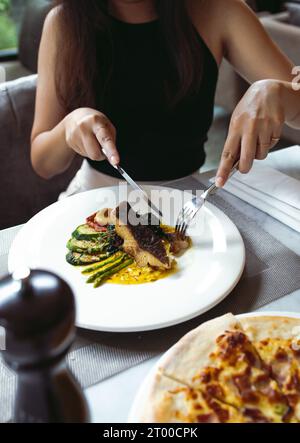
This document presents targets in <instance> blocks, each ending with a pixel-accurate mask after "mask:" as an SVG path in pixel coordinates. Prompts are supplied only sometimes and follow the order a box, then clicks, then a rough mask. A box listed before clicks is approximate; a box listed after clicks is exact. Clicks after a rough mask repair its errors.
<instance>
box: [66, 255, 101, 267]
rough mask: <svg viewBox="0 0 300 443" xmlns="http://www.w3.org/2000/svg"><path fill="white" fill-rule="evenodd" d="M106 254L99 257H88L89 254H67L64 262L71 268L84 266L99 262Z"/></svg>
mask: <svg viewBox="0 0 300 443" xmlns="http://www.w3.org/2000/svg"><path fill="white" fill-rule="evenodd" d="M104 257H106V254H103V255H102V256H101V255H90V254H81V253H80V252H68V254H67V255H66V260H67V262H68V263H69V264H70V265H73V266H84V265H89V264H92V263H97V262H99V261H101V260H102V259H103V258H104Z"/></svg>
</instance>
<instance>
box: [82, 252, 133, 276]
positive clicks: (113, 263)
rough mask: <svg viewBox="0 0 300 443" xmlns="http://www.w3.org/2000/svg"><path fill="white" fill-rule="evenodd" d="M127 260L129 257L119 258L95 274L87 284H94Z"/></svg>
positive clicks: (122, 256)
mask: <svg viewBox="0 0 300 443" xmlns="http://www.w3.org/2000/svg"><path fill="white" fill-rule="evenodd" d="M126 258H127V255H126V254H124V255H121V257H118V258H117V259H115V260H114V261H112V262H111V263H110V264H109V265H108V266H105V267H102V268H101V269H100V270H99V271H98V272H94V273H93V274H92V275H91V276H90V277H89V278H88V280H87V283H94V281H95V280H97V279H98V278H99V277H101V275H102V274H105V273H106V272H107V271H111V270H112V269H114V268H115V267H116V266H118V265H119V264H120V263H122V262H123V261H124V259H126Z"/></svg>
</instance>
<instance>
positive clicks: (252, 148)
mask: <svg viewBox="0 0 300 443" xmlns="http://www.w3.org/2000/svg"><path fill="white" fill-rule="evenodd" d="M257 144H258V138H257V135H256V134H255V133H254V132H252V131H251V132H248V133H246V134H245V135H244V136H243V138H242V144H241V157H240V164H239V171H240V172H241V173H242V174H247V173H248V172H249V171H250V169H251V168H252V166H253V161H254V159H255V156H256V149H257Z"/></svg>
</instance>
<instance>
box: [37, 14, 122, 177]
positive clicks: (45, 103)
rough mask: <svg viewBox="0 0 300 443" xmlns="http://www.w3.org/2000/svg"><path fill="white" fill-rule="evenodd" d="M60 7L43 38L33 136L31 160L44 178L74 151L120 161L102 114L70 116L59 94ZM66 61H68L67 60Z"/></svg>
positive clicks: (86, 112) (59, 169) (88, 112)
mask: <svg viewBox="0 0 300 443" xmlns="http://www.w3.org/2000/svg"><path fill="white" fill-rule="evenodd" d="M58 14H59V10H57V9H54V10H52V11H51V12H50V13H49V14H48V16H47V18H46V21H45V25H44V30H43V35H42V39H41V45H40V51H39V62H38V83H37V95H36V106H35V117H34V124H33V129H32V135H31V161H32V165H33V168H34V169H35V171H36V172H37V173H38V174H39V175H40V176H42V177H44V178H51V177H53V176H54V175H56V174H60V173H62V172H64V171H65V170H66V169H67V168H68V167H69V165H70V163H71V162H72V160H73V158H74V156H75V154H76V153H77V154H80V155H82V156H85V157H89V158H91V159H92V160H103V159H105V158H106V157H105V156H104V155H103V153H102V150H105V153H106V155H107V157H108V158H109V159H110V161H111V163H112V164H116V163H118V161H119V156H118V153H117V150H116V146H115V137H116V131H115V128H114V127H113V125H112V124H111V122H110V121H109V120H108V119H107V118H106V117H105V115H103V114H102V113H100V112H98V111H95V110H93V109H89V108H82V109H78V110H75V111H74V112H72V113H70V114H68V115H67V113H66V111H65V110H64V109H63V107H62V106H61V104H60V102H59V99H58V97H57V93H56V85H55V63H56V45H57V39H58V38H59V35H60V29H59V25H58ZM66 62H67V61H66Z"/></svg>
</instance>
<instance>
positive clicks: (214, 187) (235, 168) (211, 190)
mask: <svg viewBox="0 0 300 443" xmlns="http://www.w3.org/2000/svg"><path fill="white" fill-rule="evenodd" d="M239 164H240V160H238V161H237V162H236V163H235V164H234V165H233V167H232V169H231V171H230V173H229V176H228V179H229V178H231V177H232V176H233V175H234V174H235V173H236V172H237V171H238V168H239ZM218 189H220V188H218V186H216V183H213V184H212V185H211V186H210V187H209V188H208V189H207V190H206V191H205V192H204V193H203V194H202V198H203V199H204V200H205V199H206V198H207V197H208V196H209V195H211V194H213V193H214V192H215V191H218Z"/></svg>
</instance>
